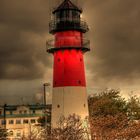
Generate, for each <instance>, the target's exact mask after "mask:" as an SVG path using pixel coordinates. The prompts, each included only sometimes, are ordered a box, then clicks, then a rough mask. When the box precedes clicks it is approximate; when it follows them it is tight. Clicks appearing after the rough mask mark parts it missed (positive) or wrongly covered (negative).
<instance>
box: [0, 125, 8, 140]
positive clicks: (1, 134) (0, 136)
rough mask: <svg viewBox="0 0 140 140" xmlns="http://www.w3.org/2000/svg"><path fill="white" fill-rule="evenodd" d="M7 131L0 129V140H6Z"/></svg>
mask: <svg viewBox="0 0 140 140" xmlns="http://www.w3.org/2000/svg"><path fill="white" fill-rule="evenodd" d="M6 137H7V131H6V130H5V129H3V128H1V127H0V140H6Z"/></svg>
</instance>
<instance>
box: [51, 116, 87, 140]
mask: <svg viewBox="0 0 140 140" xmlns="http://www.w3.org/2000/svg"><path fill="white" fill-rule="evenodd" d="M52 140H89V127H88V121H87V120H86V119H85V120H81V118H80V117H79V116H77V115H70V116H69V117H67V118H66V117H61V118H60V120H59V122H58V125H57V128H54V129H52Z"/></svg>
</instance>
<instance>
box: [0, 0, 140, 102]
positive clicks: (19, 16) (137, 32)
mask: <svg viewBox="0 0 140 140" xmlns="http://www.w3.org/2000/svg"><path fill="white" fill-rule="evenodd" d="M60 1H61V0H0V103H1V104H2V103H6V102H7V103H8V102H9V101H10V102H9V103H15V101H16V103H23V102H29V101H36V102H37V98H36V97H38V96H39V94H41V93H42V92H43V90H42V88H43V83H44V82H50V83H51V82H52V63H53V58H52V56H51V55H49V54H47V53H46V48H45V42H46V40H47V39H50V38H53V36H51V35H49V33H48V23H49V19H50V13H51V11H50V9H51V8H52V7H54V6H55V5H56V3H58V2H60ZM77 1H78V3H79V5H81V7H82V8H83V10H84V13H83V18H84V19H86V21H87V22H88V24H89V27H90V32H89V33H88V34H87V37H88V38H89V39H90V40H91V52H89V53H87V54H86V55H85V66H86V76H87V86H88V91H89V93H92V92H94V91H96V90H98V89H104V88H117V89H121V90H122V91H124V92H123V94H124V95H125V94H126V93H128V94H132V93H134V92H136V93H137V94H139V93H140V87H139V85H140V8H139V5H140V1H139V0H74V2H77ZM48 90H50V89H48ZM132 91H133V92H132Z"/></svg>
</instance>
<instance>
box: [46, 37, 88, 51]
mask: <svg viewBox="0 0 140 140" xmlns="http://www.w3.org/2000/svg"><path fill="white" fill-rule="evenodd" d="M66 49H68V50H70V49H76V50H81V51H82V52H83V53H85V52H87V51H90V40H87V39H83V40H82V43H81V45H80V46H61V45H60V46H58V45H57V47H56V46H55V41H54V40H48V41H47V42H46V51H47V52H48V53H54V52H56V51H58V50H66Z"/></svg>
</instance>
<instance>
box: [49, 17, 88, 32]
mask: <svg viewBox="0 0 140 140" xmlns="http://www.w3.org/2000/svg"><path fill="white" fill-rule="evenodd" d="M65 30H78V31H81V32H83V33H85V32H87V31H88V30H89V28H88V25H87V23H86V22H85V21H81V20H79V21H78V20H69V19H66V20H60V21H56V20H52V21H51V22H50V23H49V32H50V33H52V34H54V33H55V32H58V31H65Z"/></svg>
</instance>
